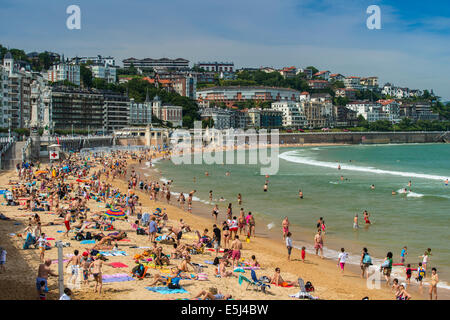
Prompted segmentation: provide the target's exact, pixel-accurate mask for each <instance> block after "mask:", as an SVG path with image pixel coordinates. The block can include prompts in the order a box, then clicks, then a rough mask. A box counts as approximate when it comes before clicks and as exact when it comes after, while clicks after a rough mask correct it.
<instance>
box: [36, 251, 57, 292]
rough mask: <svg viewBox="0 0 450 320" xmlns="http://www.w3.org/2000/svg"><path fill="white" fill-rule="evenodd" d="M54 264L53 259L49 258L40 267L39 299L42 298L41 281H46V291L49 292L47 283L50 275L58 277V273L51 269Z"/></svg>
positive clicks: (37, 278)
mask: <svg viewBox="0 0 450 320" xmlns="http://www.w3.org/2000/svg"><path fill="white" fill-rule="evenodd" d="M51 265H52V260H50V259H47V260H45V262H44V263H41V264H40V265H39V267H38V274H37V277H36V289H37V294H38V299H39V298H40V295H41V288H42V285H41V282H43V283H44V285H43V286H44V292H45V293H47V292H48V285H47V280H48V276H49V275H50V276H53V277H57V276H58V274H57V273H54V272H53V271H52V270H51V269H50V266H51Z"/></svg>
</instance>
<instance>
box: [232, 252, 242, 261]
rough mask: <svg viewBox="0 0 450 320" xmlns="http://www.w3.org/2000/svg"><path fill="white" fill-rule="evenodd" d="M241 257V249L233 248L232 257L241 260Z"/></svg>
mask: <svg viewBox="0 0 450 320" xmlns="http://www.w3.org/2000/svg"><path fill="white" fill-rule="evenodd" d="M240 258H241V251H240V250H233V251H232V252H231V259H233V260H239V259H240Z"/></svg>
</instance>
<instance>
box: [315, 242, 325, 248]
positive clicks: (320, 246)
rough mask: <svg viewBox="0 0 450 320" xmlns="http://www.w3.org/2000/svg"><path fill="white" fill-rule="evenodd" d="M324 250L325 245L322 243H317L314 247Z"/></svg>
mask: <svg viewBox="0 0 450 320" xmlns="http://www.w3.org/2000/svg"><path fill="white" fill-rule="evenodd" d="M322 248H323V244H322V243H316V244H315V245H314V249H322Z"/></svg>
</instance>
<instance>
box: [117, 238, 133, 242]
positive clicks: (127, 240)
mask: <svg viewBox="0 0 450 320" xmlns="http://www.w3.org/2000/svg"><path fill="white" fill-rule="evenodd" d="M119 241H126V242H130V241H131V240H130V239H121V240H119Z"/></svg>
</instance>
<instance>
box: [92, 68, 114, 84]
mask: <svg viewBox="0 0 450 320" xmlns="http://www.w3.org/2000/svg"><path fill="white" fill-rule="evenodd" d="M89 68H90V69H91V71H92V76H93V77H94V78H100V79H105V80H106V82H108V83H116V78H117V77H116V74H117V68H116V67H113V66H109V65H103V64H96V65H91V66H89Z"/></svg>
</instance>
